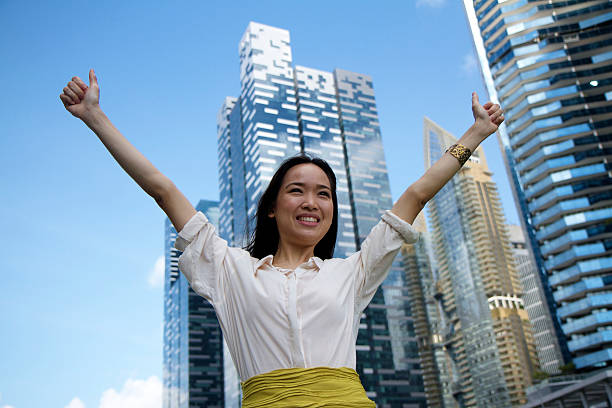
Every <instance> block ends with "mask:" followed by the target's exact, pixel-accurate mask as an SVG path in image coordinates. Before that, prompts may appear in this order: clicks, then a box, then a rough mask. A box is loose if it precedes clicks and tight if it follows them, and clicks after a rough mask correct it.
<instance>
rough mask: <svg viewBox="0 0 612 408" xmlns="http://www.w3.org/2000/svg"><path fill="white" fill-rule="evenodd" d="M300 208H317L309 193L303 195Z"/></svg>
mask: <svg viewBox="0 0 612 408" xmlns="http://www.w3.org/2000/svg"><path fill="white" fill-rule="evenodd" d="M302 208H307V209H310V210H314V209H316V208H317V205H316V204H315V199H314V197H312V196H311V195H310V194H307V195H305V196H304V202H303V203H302Z"/></svg>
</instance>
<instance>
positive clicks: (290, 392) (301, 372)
mask: <svg viewBox="0 0 612 408" xmlns="http://www.w3.org/2000/svg"><path fill="white" fill-rule="evenodd" d="M260 407H271V408H285V407H292V408H306V407H308V408H318V407H326V408H327V407H347V408H376V404H374V402H373V401H371V400H369V399H368V397H367V396H366V393H365V390H364V389H363V386H362V385H361V381H359V375H358V374H357V372H355V370H353V369H352V368H346V367H342V368H330V367H316V368H286V369H280V370H274V371H270V372H269V373H265V374H260V375H256V376H254V377H251V378H249V379H248V380H247V381H245V382H243V383H242V408H260Z"/></svg>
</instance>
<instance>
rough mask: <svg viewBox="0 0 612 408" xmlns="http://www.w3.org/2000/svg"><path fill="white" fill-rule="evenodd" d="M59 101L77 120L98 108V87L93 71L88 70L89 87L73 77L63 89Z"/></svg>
mask: <svg viewBox="0 0 612 408" xmlns="http://www.w3.org/2000/svg"><path fill="white" fill-rule="evenodd" d="M60 99H61V101H62V103H63V104H64V107H65V108H66V110H67V111H68V112H70V113H71V114H73V115H74V116H76V117H77V118H79V119H83V116H84V115H86V114H87V113H88V112H90V111H92V110H93V109H96V108H98V104H99V101H100V87H99V86H98V79H97V78H96V74H95V73H94V70H93V69H90V70H89V86H87V85H85V82H83V80H82V79H81V78H79V77H76V76H75V77H73V78H72V80H71V81H70V82H68V85H66V87H65V88H64V91H63V93H62V94H61V95H60Z"/></svg>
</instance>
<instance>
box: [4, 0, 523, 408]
mask: <svg viewBox="0 0 612 408" xmlns="http://www.w3.org/2000/svg"><path fill="white" fill-rule="evenodd" d="M374 4H375V3H373V2H365V1H363V2H362V1H354V0H352V1H335V2H331V1H308V2H288V1H283V2H281V1H268V0H263V1H257V2H246V1H244V2H242V1H235V2H221V1H206V2H204V1H188V0H185V1H178V2H162V1H159V2H150V1H149V2H137V1H133V2H125V1H106V2H93V1H57V2H49V1H38V2H36V1H34V2H21V1H16V0H13V1H10V0H4V1H2V0H0V34H1V35H0V55H2V60H3V62H2V64H0V89H2V91H3V98H1V99H0V169H1V174H2V177H1V178H0V183H1V184H0V187H1V188H2V191H3V194H2V200H0V214H1V215H0V217H1V218H0V220H1V227H2V231H4V234H3V236H2V238H0V239H1V240H2V242H1V243H2V249H3V252H2V256H1V257H0V271H1V273H2V279H1V284H0V327H1V330H2V332H1V335H0V362H1V364H0V366H1V369H0V408H5V407H13V408H28V407H43V406H44V407H60V408H61V407H70V408H82V407H87V408H98V407H100V408H106V407H110V406H114V407H121V406H130V407H136V408H138V407H161V399H160V398H161V397H160V394H159V392H160V378H161V372H162V324H163V303H162V300H163V293H162V288H161V285H160V281H159V279H158V278H156V276H157V277H159V271H160V270H161V269H160V266H161V262H160V261H159V259H160V257H161V256H163V220H164V217H165V216H164V214H163V213H162V212H161V210H159V208H158V207H157V206H156V204H155V202H154V201H153V200H152V199H150V198H149V197H148V196H147V195H146V194H145V193H144V192H142V191H141V190H140V189H139V188H138V187H137V186H136V184H135V183H134V182H133V181H132V180H131V179H129V177H128V176H127V175H125V174H124V172H123V171H122V170H121V169H120V168H119V166H118V165H116V163H114V162H113V160H112V159H111V157H110V155H109V154H108V153H107V152H106V151H105V149H104V147H103V146H102V144H101V143H100V142H99V141H98V140H97V138H96V137H95V135H94V134H93V133H91V132H90V131H89V130H88V129H87V128H86V127H85V126H84V125H83V124H82V123H80V122H79V121H78V120H76V119H75V118H73V117H72V116H71V115H70V114H68V113H67V112H66V111H65V110H64V108H63V106H62V104H61V103H60V100H59V98H58V95H59V93H60V92H61V89H62V88H63V87H64V86H65V83H66V82H67V81H68V80H69V79H70V78H71V77H72V76H73V75H79V76H81V77H83V78H86V76H87V71H88V69H89V68H90V67H93V68H95V69H96V72H97V75H98V79H99V82H100V87H101V105H102V107H103V109H104V110H105V111H106V112H107V114H108V115H109V116H110V118H111V120H113V122H114V123H115V124H116V125H117V127H118V128H119V129H120V130H121V131H122V132H123V133H124V134H125V135H126V136H127V137H128V138H129V140H130V141H131V142H132V143H133V144H134V145H136V147H137V148H138V149H140V150H141V151H142V152H143V153H144V154H145V155H146V156H147V157H148V158H149V159H150V160H151V161H152V162H153V163H154V164H155V165H156V166H157V167H158V168H159V169H160V170H161V171H162V172H163V173H165V174H166V175H167V176H169V177H170V178H171V179H172V180H173V181H174V183H175V184H176V185H177V186H179V188H180V189H181V190H182V191H183V192H184V193H185V195H186V196H187V197H188V198H189V199H190V200H191V201H192V202H193V203H196V202H197V201H198V200H199V199H200V198H206V199H216V198H217V197H218V188H217V168H216V163H217V158H216V114H217V111H218V109H219V107H220V105H221V102H222V101H223V98H224V97H225V96H237V95H238V93H239V66H238V41H239V40H240V37H241V36H242V33H243V32H244V30H245V28H246V26H247V24H248V22H249V21H257V22H260V23H264V24H268V25H273V26H277V27H281V28H284V29H288V30H289V31H290V32H291V43H292V49H293V61H294V64H299V65H304V66H307V67H312V68H318V69H323V70H328V71H331V70H333V69H334V68H336V67H337V68H343V69H347V70H351V71H356V72H361V73H365V74H368V75H370V76H372V78H373V81H374V88H375V92H376V100H377V104H378V110H379V115H380V123H381V131H382V135H383V143H384V146H385V150H386V158H387V162H388V167H389V174H390V179H391V188H392V195H393V197H394V198H397V197H398V196H399V195H400V194H401V193H402V191H403V189H404V188H406V187H407V186H408V185H409V183H411V182H412V181H414V180H416V179H417V178H418V177H419V176H420V175H421V173H422V172H423V143H422V141H423V136H422V131H423V130H422V129H423V126H422V123H423V116H425V115H426V116H428V117H429V118H431V119H432V120H434V121H436V122H437V123H439V124H440V125H441V126H442V127H444V128H445V129H447V130H449V131H450V132H452V133H454V134H456V135H457V136H460V135H461V133H462V132H463V131H465V129H467V128H468V127H469V126H470V124H471V122H472V116H471V111H470V95H471V92H472V91H473V90H475V91H477V92H478V93H479V94H480V95H481V101H483V102H484V100H485V99H486V95H485V91H484V88H483V85H482V80H481V77H480V72H479V70H478V67H477V66H476V62H475V61H476V60H475V58H474V53H473V49H472V44H471V39H470V36H469V32H468V27H467V23H466V18H465V14H464V12H463V9H462V6H461V3H460V2H458V1H456V0H404V1H387V2H380V3H378V4H377V5H376V6H374ZM484 149H485V153H486V154H487V158H488V161H489V164H490V166H491V169H492V171H493V172H494V179H495V181H496V182H497V183H498V186H499V189H500V192H501V196H502V201H503V206H504V209H505V211H506V214H507V217H508V219H509V221H511V222H515V223H516V222H517V216H516V213H515V209H514V203H513V202H512V198H511V194H510V190H509V187H508V180H507V177H506V174H505V170H504V169H503V165H502V161H501V156H500V153H499V147H498V144H497V141H496V140H495V139H494V138H491V139H490V140H487V141H486V142H485V144H484ZM156 266H157V267H156ZM156 271H157V273H158V274H157V275H156ZM129 398H133V399H131V400H129ZM122 404H123V405H122Z"/></svg>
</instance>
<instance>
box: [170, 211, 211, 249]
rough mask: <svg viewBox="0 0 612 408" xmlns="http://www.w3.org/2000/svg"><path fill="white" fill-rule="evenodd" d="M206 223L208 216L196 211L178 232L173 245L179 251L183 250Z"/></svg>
mask: <svg viewBox="0 0 612 408" xmlns="http://www.w3.org/2000/svg"><path fill="white" fill-rule="evenodd" d="M206 223H208V218H206V216H205V215H204V214H203V213H201V212H199V211H198V212H196V213H195V214H194V215H193V216H192V217H191V218H190V219H189V221H187V224H185V225H184V226H183V229H182V230H181V232H179V233H178V237H177V238H176V242H175V243H174V247H175V248H176V249H178V250H179V251H184V250H185V248H187V246H188V245H189V244H190V243H191V242H192V241H193V239H194V238H195V236H196V235H197V234H198V232H200V230H201V229H202V227H203V226H204V225H205V224H206Z"/></svg>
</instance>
